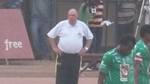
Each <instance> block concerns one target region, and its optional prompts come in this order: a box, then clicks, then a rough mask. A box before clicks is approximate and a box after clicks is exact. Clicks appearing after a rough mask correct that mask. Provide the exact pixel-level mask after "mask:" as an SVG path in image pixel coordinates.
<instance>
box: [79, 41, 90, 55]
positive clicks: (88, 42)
mask: <svg viewBox="0 0 150 84" xmlns="http://www.w3.org/2000/svg"><path fill="white" fill-rule="evenodd" d="M91 44H92V39H87V40H86V44H85V46H84V47H83V48H82V49H81V50H80V52H79V54H80V55H81V56H84V55H85V53H86V52H87V51H88V49H89V48H90V46H91Z"/></svg>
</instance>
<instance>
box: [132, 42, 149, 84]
mask: <svg viewBox="0 0 150 84" xmlns="http://www.w3.org/2000/svg"><path fill="white" fill-rule="evenodd" d="M133 53H134V55H133V56H134V57H135V56H137V54H138V55H140V56H142V59H143V61H142V62H141V64H140V65H139V77H138V80H139V81H138V83H139V84H149V83H148V80H149V75H148V74H149V65H150V52H149V48H148V46H147V45H146V44H145V43H144V41H143V40H139V41H138V42H137V43H136V45H135V48H134V49H133Z"/></svg>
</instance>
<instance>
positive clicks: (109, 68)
mask: <svg viewBox="0 0 150 84" xmlns="http://www.w3.org/2000/svg"><path fill="white" fill-rule="evenodd" d="M131 55H132V53H129V54H127V55H126V56H123V55H121V54H119V53H118V51H117V49H116V48H115V49H112V50H110V51H108V52H106V53H105V54H104V56H103V59H102V61H101V64H100V71H101V72H102V73H103V74H104V75H105V80H104V81H103V82H104V84H134V78H133V77H134V74H133V71H134V70H133V61H132V59H131V57H132V56H131Z"/></svg>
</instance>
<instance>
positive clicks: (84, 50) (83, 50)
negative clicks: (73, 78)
mask: <svg viewBox="0 0 150 84" xmlns="http://www.w3.org/2000/svg"><path fill="white" fill-rule="evenodd" d="M86 51H87V50H86V49H85V48H82V49H81V50H80V52H79V55H80V56H84V55H85V53H86Z"/></svg>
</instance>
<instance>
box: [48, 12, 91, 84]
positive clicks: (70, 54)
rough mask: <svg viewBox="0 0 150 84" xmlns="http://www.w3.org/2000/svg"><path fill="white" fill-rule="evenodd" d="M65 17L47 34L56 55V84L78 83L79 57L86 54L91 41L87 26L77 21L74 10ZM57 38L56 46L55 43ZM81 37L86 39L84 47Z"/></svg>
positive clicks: (76, 14)
mask: <svg viewBox="0 0 150 84" xmlns="http://www.w3.org/2000/svg"><path fill="white" fill-rule="evenodd" d="M67 17H68V19H67V20H63V21H61V22H59V23H58V24H57V25H56V26H55V27H54V28H53V29H52V30H51V31H50V32H48V34H47V35H48V37H49V40H50V44H51V47H52V49H53V51H54V52H55V53H56V54H57V55H58V59H57V62H58V63H57V75H56V84H77V83H78V77H79V68H80V56H82V55H84V54H85V53H86V51H87V50H88V49H89V47H90V45H91V43H92V39H93V35H92V33H91V31H90V30H89V28H88V26H87V25H86V24H84V23H83V22H81V21H79V20H77V18H78V13H77V11H76V9H70V10H69V11H68V15H67ZM57 37H58V38H59V41H58V44H57V42H56V41H55V38H57ZM83 37H85V38H86V44H85V46H84V47H83Z"/></svg>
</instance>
